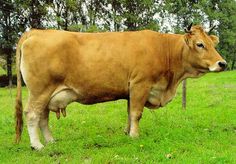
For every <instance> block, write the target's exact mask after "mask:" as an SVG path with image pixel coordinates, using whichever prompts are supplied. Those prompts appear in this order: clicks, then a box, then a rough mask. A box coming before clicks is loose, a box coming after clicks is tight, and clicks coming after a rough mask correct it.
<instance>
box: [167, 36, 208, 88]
mask: <svg viewBox="0 0 236 164" xmlns="http://www.w3.org/2000/svg"><path fill="white" fill-rule="evenodd" d="M168 44H169V46H168V47H170V48H169V52H168V55H167V59H166V60H167V61H168V69H167V70H168V75H169V76H168V81H169V82H170V83H171V84H169V86H173V87H177V86H178V84H179V83H181V82H182V81H183V80H184V79H186V78H189V77H191V78H194V77H199V76H202V75H203V74H202V73H199V72H198V71H196V69H194V68H192V67H191V65H190V64H188V62H187V61H186V51H189V47H188V46H187V45H186V43H185V41H184V36H183V35H175V34H173V38H171V39H168ZM187 55H191V54H187Z"/></svg>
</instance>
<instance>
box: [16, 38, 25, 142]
mask: <svg viewBox="0 0 236 164" xmlns="http://www.w3.org/2000/svg"><path fill="white" fill-rule="evenodd" d="M24 38H25V37H24V35H23V36H22V37H21V39H20V40H19V42H18V45H17V49H16V73H17V94H16V105H15V119H16V126H15V130H16V139H15V142H16V143H19V142H20V139H21V133H22V129H23V106H22V89H21V85H22V84H21V79H22V77H21V71H20V62H21V46H22V42H23V40H24Z"/></svg>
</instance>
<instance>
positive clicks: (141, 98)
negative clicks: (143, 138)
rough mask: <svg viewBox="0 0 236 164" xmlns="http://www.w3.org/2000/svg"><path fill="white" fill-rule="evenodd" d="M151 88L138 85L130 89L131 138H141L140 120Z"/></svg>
mask: <svg viewBox="0 0 236 164" xmlns="http://www.w3.org/2000/svg"><path fill="white" fill-rule="evenodd" d="M148 90H149V88H148V87H147V86H146V85H144V84H143V85H142V84H139V85H136V86H131V89H130V97H129V98H130V111H129V120H130V132H129V134H130V136H131V137H138V136H139V120H140V119H141V117H142V113H143V108H144V104H145V102H146V101H147V96H148Z"/></svg>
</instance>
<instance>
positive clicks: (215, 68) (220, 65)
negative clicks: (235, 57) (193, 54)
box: [209, 60, 227, 72]
mask: <svg viewBox="0 0 236 164" xmlns="http://www.w3.org/2000/svg"><path fill="white" fill-rule="evenodd" d="M226 68H227V62H226V61H224V60H223V61H217V62H216V63H215V64H213V65H212V66H210V67H209V70H210V71H211V72H220V71H224V70H225V69H226Z"/></svg>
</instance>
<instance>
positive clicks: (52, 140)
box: [46, 139, 56, 144]
mask: <svg viewBox="0 0 236 164" xmlns="http://www.w3.org/2000/svg"><path fill="white" fill-rule="evenodd" d="M54 143H56V141H55V140H54V139H50V140H48V141H47V142H46V144H54Z"/></svg>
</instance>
